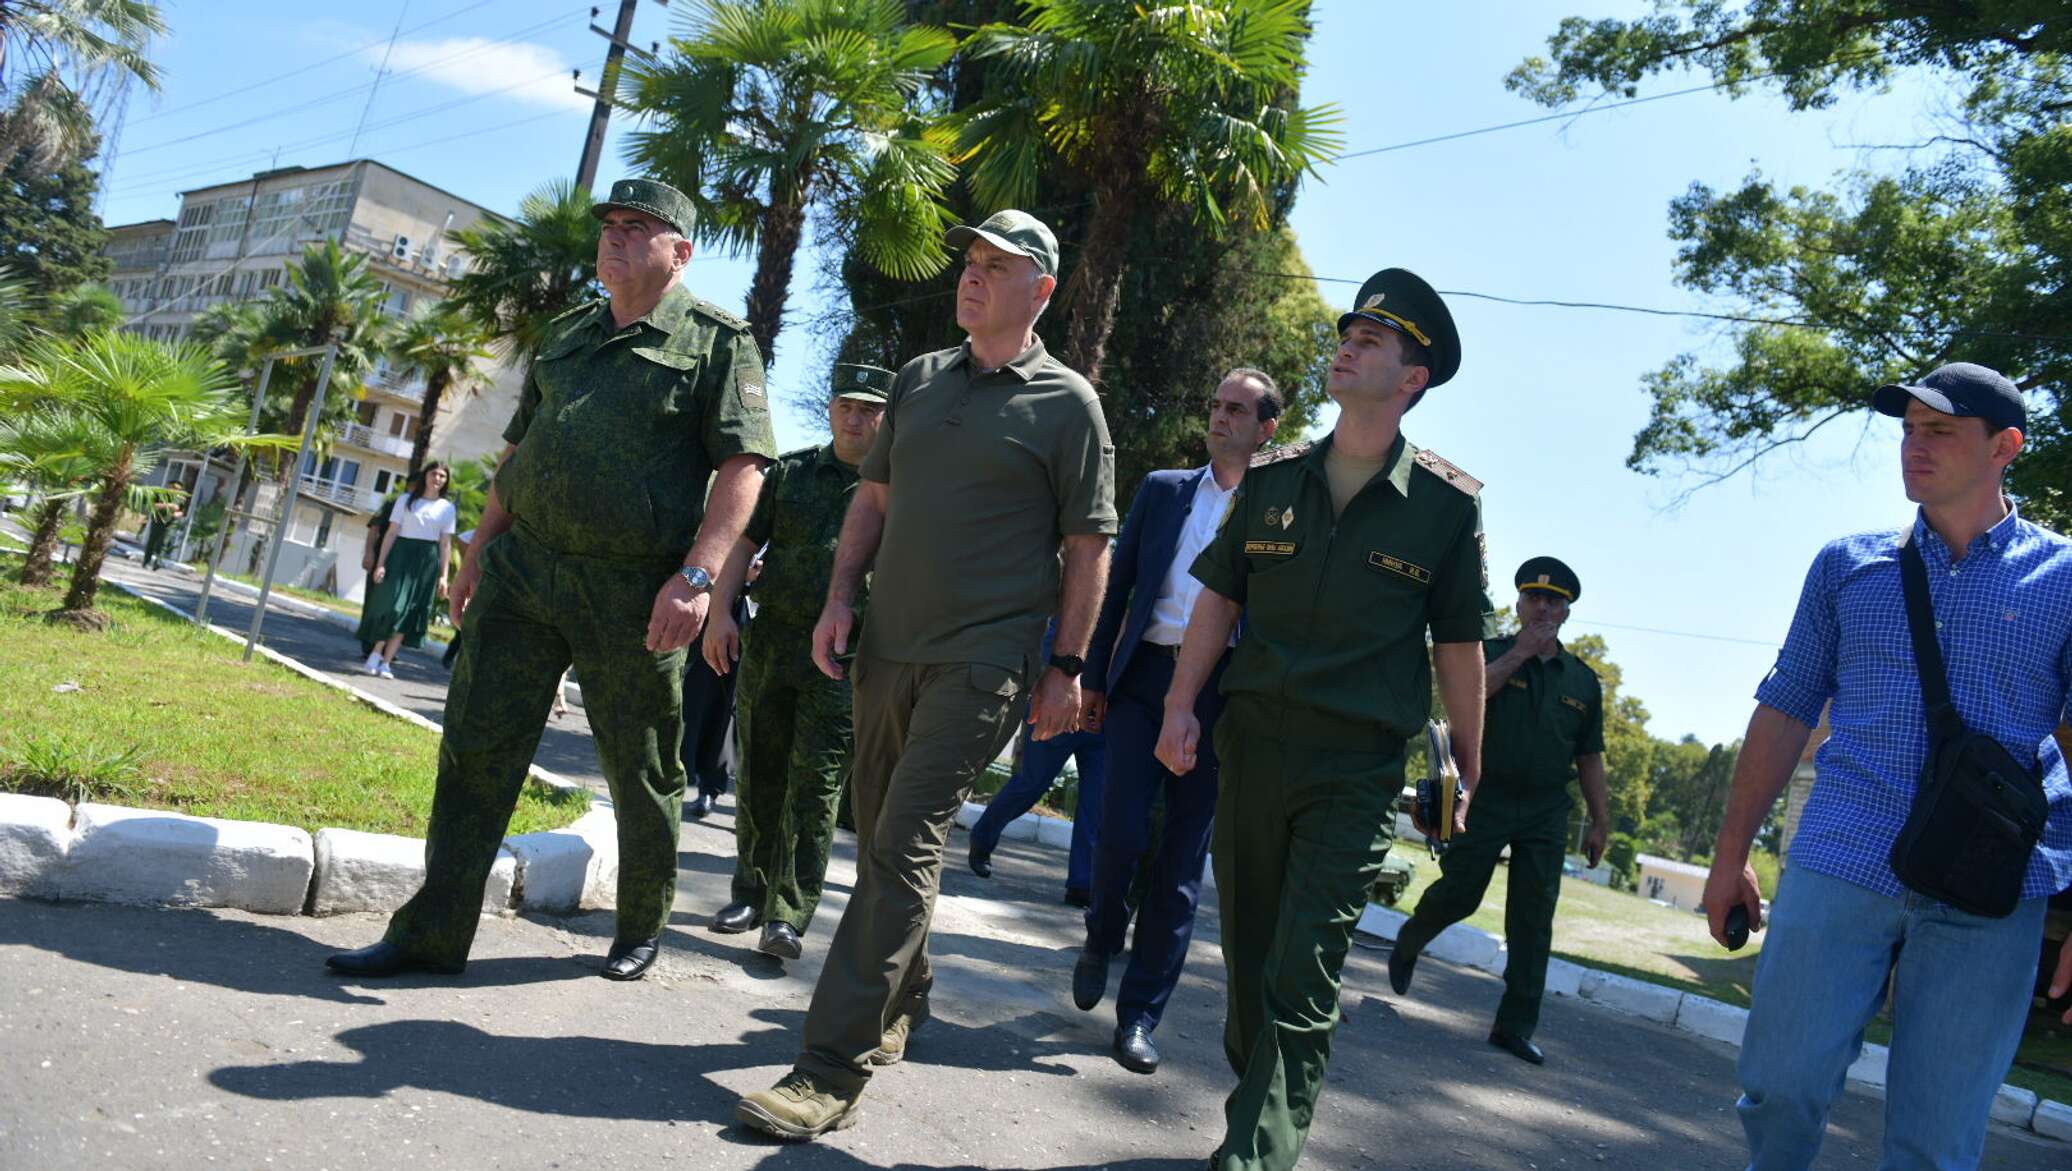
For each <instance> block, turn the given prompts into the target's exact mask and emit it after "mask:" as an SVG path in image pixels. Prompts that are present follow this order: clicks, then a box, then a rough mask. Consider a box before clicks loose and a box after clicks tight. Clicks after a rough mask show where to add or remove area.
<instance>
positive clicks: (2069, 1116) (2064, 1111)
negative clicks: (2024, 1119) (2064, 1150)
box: [2029, 1102, 2072, 1142]
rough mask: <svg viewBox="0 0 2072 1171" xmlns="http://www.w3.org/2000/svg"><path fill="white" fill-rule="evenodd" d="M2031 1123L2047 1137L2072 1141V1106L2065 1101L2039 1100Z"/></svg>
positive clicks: (2039, 1132)
mask: <svg viewBox="0 0 2072 1171" xmlns="http://www.w3.org/2000/svg"><path fill="white" fill-rule="evenodd" d="M2029 1125H2030V1126H2031V1127H2032V1128H2034V1129H2035V1131H2036V1133H2037V1134H2040V1135H2042V1136H2044V1137H2045V1138H2055V1139H2063V1140H2064V1141H2066V1142H2072V1106H2067V1105H2065V1104H2064V1103H2063V1102H2039V1103H2037V1105H2036V1117H2034V1118H2032V1119H2030V1120H2029Z"/></svg>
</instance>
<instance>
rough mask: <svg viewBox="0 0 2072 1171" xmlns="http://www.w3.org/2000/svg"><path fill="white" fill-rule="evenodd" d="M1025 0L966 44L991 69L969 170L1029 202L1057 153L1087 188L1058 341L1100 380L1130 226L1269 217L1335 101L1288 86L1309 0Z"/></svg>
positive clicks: (975, 114) (977, 184) (1214, 228)
mask: <svg viewBox="0 0 2072 1171" xmlns="http://www.w3.org/2000/svg"><path fill="white" fill-rule="evenodd" d="M1021 8H1022V12H1023V16H1024V19H1023V20H1022V21H1021V22H1018V23H1017V22H1007V21H997V22H995V23H992V24H988V25H986V26H985V27H983V28H981V29H979V30H978V31H977V32H976V33H974V34H973V36H972V39H971V42H970V45H969V47H968V49H967V52H969V53H970V54H971V55H972V56H973V57H974V58H976V59H977V60H978V61H980V62H983V63H984V64H985V65H986V66H987V67H988V80H989V85H988V87H987V89H986V91H985V95H984V100H982V101H981V102H979V103H978V104H977V105H976V106H975V107H974V108H973V109H971V110H970V111H969V112H968V114H967V115H966V116H965V118H964V119H963V126H962V134H961V142H962V145H963V148H964V151H965V168H966V169H965V182H966V184H967V185H968V186H969V188H970V190H971V192H972V195H973V196H974V197H975V199H976V202H977V203H978V205H979V206H981V207H984V208H988V209H996V208H1001V207H1023V208H1026V207H1029V206H1030V205H1032V204H1034V203H1036V202H1037V198H1038V195H1039V192H1040V190H1041V188H1042V187H1043V185H1044V184H1043V181H1042V180H1043V177H1044V176H1045V174H1046V173H1047V172H1049V171H1051V170H1052V169H1054V168H1062V169H1064V170H1066V171H1067V172H1069V173H1070V175H1071V176H1072V178H1073V179H1074V180H1076V182H1075V186H1077V187H1078V188H1079V189H1080V190H1081V191H1082V192H1083V193H1084V194H1085V195H1086V196H1088V197H1090V207H1089V210H1088V214H1087V216H1086V219H1085V223H1084V231H1083V233H1082V235H1081V236H1080V238H1079V239H1078V240H1077V241H1076V243H1077V245H1078V255H1077V258H1076V261H1075V263H1074V264H1073V265H1072V266H1071V269H1070V270H1069V271H1068V272H1066V273H1065V274H1064V284H1063V287H1062V288H1061V289H1060V291H1059V293H1058V295H1057V296H1058V300H1059V305H1058V308H1057V312H1058V313H1059V315H1060V316H1061V317H1062V318H1063V321H1062V327H1061V328H1062V344H1061V345H1060V346H1059V347H1058V354H1059V357H1060V358H1062V359H1063V360H1064V361H1065V363H1066V364H1067V365H1069V366H1071V367H1072V368H1073V369H1076V370H1078V371H1080V372H1081V373H1083V374H1085V375H1086V376H1087V377H1088V378H1089V379H1092V380H1093V381H1095V382H1096V383H1099V382H1100V381H1101V379H1102V376H1103V374H1104V372H1105V367H1106V359H1107V346H1108V340H1109V334H1110V333H1111V331H1113V329H1114V328H1115V323H1116V317H1117V311H1118V309H1119V308H1120V306H1121V304H1122V295H1123V285H1124V277H1125V275H1126V273H1127V272H1128V265H1129V254H1130V245H1131V241H1132V238H1133V237H1135V236H1138V235H1140V234H1141V233H1143V232H1144V229H1145V227H1146V224H1147V221H1150V222H1154V223H1160V226H1165V225H1164V224H1163V223H1162V222H1160V221H1163V220H1166V219H1169V218H1170V217H1163V216H1161V215H1160V214H1159V213H1161V212H1165V211H1179V212H1182V213H1184V222H1183V223H1182V224H1181V225H1178V226H1179V232H1180V235H1183V236H1184V235H1193V234H1206V235H1211V236H1220V235H1221V234H1223V233H1224V232H1225V231H1227V230H1228V229H1229V228H1230V227H1231V225H1233V224H1249V225H1251V226H1252V227H1253V228H1255V229H1267V228H1270V227H1273V226H1274V225H1276V224H1278V223H1280V222H1282V220H1283V219H1284V217H1285V215H1286V212H1287V205H1288V202H1289V197H1290V194H1291V192H1292V188H1293V186H1294V184H1295V183H1296V182H1297V181H1299V180H1300V179H1301V178H1302V177H1303V176H1304V175H1306V174H1312V173H1314V170H1315V168H1316V166H1317V165H1318V164H1319V163H1325V162H1329V161H1330V160H1331V159H1332V158H1333V157H1335V155H1336V153H1337V151H1338V149H1339V148H1340V146H1341V145H1342V144H1343V137H1342V135H1341V134H1340V133H1339V131H1338V130H1337V123H1338V121H1339V117H1338V114H1337V112H1336V110H1335V109H1333V108H1331V107H1303V106H1299V105H1297V104H1295V101H1294V100H1293V96H1294V94H1295V91H1296V90H1297V88H1298V87H1299V85H1300V81H1301V74H1302V69H1303V65H1304V59H1303V49H1304V46H1305V45H1306V44H1307V43H1308V40H1309V20H1308V10H1309V5H1308V4H1307V3H1306V2H1303V0H1221V2H1219V3H1201V4H1173V5H1159V6H1152V5H1141V4H1117V3H1112V2H1109V0H1023V3H1022V5H1021ZM1161 238H1163V239H1168V240H1170V239H1173V238H1174V236H1173V235H1172V234H1171V233H1162V234H1161ZM1133 304H1134V302H1133Z"/></svg>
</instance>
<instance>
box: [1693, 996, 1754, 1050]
mask: <svg viewBox="0 0 2072 1171" xmlns="http://www.w3.org/2000/svg"><path fill="white" fill-rule="evenodd" d="M1676 1027H1677V1028H1679V1029H1682V1030H1683V1031H1684V1032H1686V1033H1696V1034H1697V1035H1698V1036H1700V1037H1710V1038H1711V1039H1712V1040H1715V1041H1725V1042H1726V1043H1727V1044H1729V1045H1732V1046H1734V1047H1735V1048H1736V1049H1739V1048H1740V1047H1741V1036H1742V1034H1743V1033H1744V1032H1745V1031H1746V1030H1747V1028H1748V1010H1747V1009H1745V1008H1737V1007H1736V1006H1734V1005H1731V1004H1722V1003H1720V1002H1719V1001H1717V1000H1714V999H1712V998H1711V997H1708V996H1692V995H1691V994H1689V993H1685V994H1684V997H1683V999H1682V1000H1681V1001H1680V1002H1678V1004H1677V1007H1676Z"/></svg>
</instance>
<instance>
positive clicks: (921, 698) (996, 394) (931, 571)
mask: <svg viewBox="0 0 2072 1171" xmlns="http://www.w3.org/2000/svg"><path fill="white" fill-rule="evenodd" d="M945 239H946V240H947V242H948V243H949V245H950V247H952V248H955V249H958V250H960V251H962V252H963V254H964V269H963V273H962V275H961V276H960V278H959V280H958V282H957V324H958V326H959V327H961V328H962V329H963V330H964V331H965V333H966V334H967V335H969V336H968V338H967V340H966V341H965V343H964V344H963V345H962V346H960V347H958V348H956V349H954V350H943V351H940V352H938V353H933V354H928V355H925V356H923V357H920V358H916V359H914V360H913V361H911V362H909V363H907V364H906V367H905V368H904V369H902V370H901V371H900V372H899V377H898V378H897V379H896V380H895V381H894V382H893V386H892V398H891V402H890V404H889V405H888V406H887V408H886V411H885V420H884V422H883V424H882V425H881V426H880V427H879V429H878V436H877V439H876V441H875V442H874V443H873V445H872V447H871V451H870V455H869V456H868V457H867V458H866V459H865V460H864V463H863V480H862V483H860V484H859V485H858V486H857V489H856V499H855V502H854V503H853V504H851V505H850V507H849V516H848V519H847V521H846V522H845V523H844V525H843V528H842V539H841V544H840V546H839V548H838V549H837V551H836V554H835V570H834V577H833V580H832V581H831V582H830V584H829V587H828V596H827V605H826V608H825V609H824V610H823V611H822V613H821V616H820V622H819V625H818V626H816V627H815V629H814V632H813V657H814V661H815V662H817V663H819V665H820V669H821V670H822V671H824V672H826V673H827V674H828V675H829V676H830V677H833V678H841V677H842V676H843V674H844V671H843V667H842V662H843V661H844V660H845V659H846V658H847V654H846V652H847V651H848V648H849V640H850V639H851V638H852V637H853V636H854V635H855V613H854V608H853V607H854V601H853V599H854V597H855V594H856V590H857V586H858V583H859V582H860V581H861V580H862V578H863V574H864V571H865V570H866V569H871V568H872V567H873V564H874V563H875V569H874V571H873V576H872V583H871V612H870V621H869V622H868V623H867V624H865V626H864V628H863V635H862V644H861V646H860V647H859V648H858V650H857V653H856V656H855V661H854V664H853V669H854V680H855V707H856V756H855V767H854V772H853V775H852V779H851V781H850V785H851V788H852V791H853V799H854V805H855V812H856V854H857V864H856V871H857V875H856V889H855V890H854V891H853V892H852V893H851V895H850V898H849V906H848V909H847V910H846V911H845V912H843V915H842V922H841V924H840V926H838V927H837V928H836V929H835V936H834V939H833V941H832V942H831V943H830V944H829V945H828V955H827V964H826V966H825V967H824V968H822V970H821V974H820V982H819V983H818V984H817V985H816V986H815V987H814V989H813V1003H812V1007H811V1009H810V1010H809V1011H808V1012H807V1014H806V1026H805V1037H804V1051H803V1052H802V1053H800V1055H799V1059H798V1063H797V1064H796V1066H795V1067H794V1068H793V1069H792V1071H791V1072H790V1073H788V1074H786V1075H785V1076H784V1077H783V1079H781V1080H780V1081H779V1082H778V1083H777V1085H776V1086H775V1087H773V1088H772V1089H769V1090H765V1091H762V1092H760V1093H755V1094H750V1095H748V1096H747V1097H746V1098H743V1099H742V1100H741V1104H740V1107H739V1110H738V1115H739V1117H740V1119H741V1121H742V1122H744V1123H747V1124H748V1125H750V1126H753V1127H756V1128H758V1129H761V1130H765V1131H768V1132H770V1133H772V1134H775V1135H778V1136H780V1137H783V1138H792V1139H807V1138H812V1137H814V1136H815V1135H818V1134H822V1133H824V1132H826V1131H829V1130H834V1129H838V1128H840V1127H844V1126H848V1125H850V1124H851V1123H853V1122H854V1121H855V1119H856V1106H857V1102H858V1100H859V1099H860V1098H861V1096H862V1093H863V1087H864V1084H865V1082H867V1081H868V1080H869V1078H870V1074H871V1066H873V1065H889V1064H891V1063H893V1062H896V1061H899V1060H900V1059H901V1058H902V1057H904V1056H905V1053H906V1047H907V1042H908V1039H909V1038H910V1036H911V1035H912V1033H913V1031H914V1029H915V1028H917V1027H918V1026H919V1025H920V1023H921V1022H922V1021H924V1020H926V1019H927V1016H928V991H929V986H930V984H931V983H932V982H933V978H932V976H931V975H930V972H929V966H928V924H929V920H930V918H931V917H932V916H933V914H934V910H935V893H936V887H937V883H938V882H939V880H940V879H941V876H942V850H943V842H944V840H945V838H946V837H947V836H948V834H949V827H950V821H951V818H952V817H953V816H954V815H955V814H956V812H957V809H958V807H959V806H960V805H962V803H963V801H964V798H965V796H966V795H967V794H968V793H969V792H970V791H971V785H972V782H973V781H974V780H975V779H976V778H977V777H978V774H979V773H980V772H981V771H983V770H984V768H985V767H986V765H987V763H988V762H990V761H992V760H993V759H994V758H995V757H997V756H999V755H1000V750H1001V749H1002V748H1004V747H1005V746H1006V744H1007V741H1008V738H1009V737H1010V736H1012V735H1013V733H1014V727H1015V718H1016V715H1017V713H1018V712H1019V711H1020V710H1021V707H1022V702H1021V701H1022V698H1023V697H1024V696H1027V697H1028V701H1029V702H1028V710H1029V721H1030V723H1032V724H1033V725H1034V726H1035V729H1036V731H1035V735H1036V737H1037V738H1038V739H1046V738H1048V737H1050V736H1054V735H1058V734H1060V733H1063V732H1069V731H1071V730H1073V729H1074V728H1076V727H1077V726H1078V720H1079V699H1080V697H1079V673H1080V670H1081V668H1083V667H1084V666H1085V663H1084V656H1085V654H1086V648H1087V644H1088V642H1089V640H1090V639H1091V638H1092V635H1093V625H1094V617H1095V612H1096V610H1097V609H1098V608H1099V606H1100V601H1101V587H1102V578H1103V575H1104V573H1105V571H1106V566H1107V559H1108V543H1109V542H1108V539H1109V536H1110V535H1111V534H1113V533H1114V532H1115V528H1116V517H1115V449H1114V448H1113V447H1112V446H1110V445H1109V442H1108V427H1107V423H1106V421H1105V420H1104V419H1103V417H1102V414H1101V404H1100V400H1099V399H1097V398H1096V397H1095V396H1094V392H1093V388H1092V387H1091V386H1089V385H1088V384H1087V382H1086V379H1084V378H1082V377H1080V376H1079V375H1078V374H1076V373H1074V372H1073V371H1072V370H1070V369H1068V368H1066V367H1065V366H1064V365H1063V364H1062V363H1060V362H1059V361H1058V360H1057V359H1055V358H1053V357H1051V356H1050V354H1049V353H1048V352H1046V351H1045V349H1044V347H1043V342H1042V341H1041V339H1039V338H1038V337H1037V336H1036V332H1035V326H1036V319H1037V317H1038V316H1039V315H1040V314H1042V312H1043V309H1044V307H1045V306H1046V305H1047V304H1048V303H1049V300H1050V295H1051V293H1052V291H1053V290H1054V289H1055V288H1056V287H1057V275H1056V274H1057V256H1058V249H1057V239H1056V237H1054V236H1053V235H1052V234H1051V231H1050V229H1049V228H1048V227H1046V226H1044V224H1043V223H1042V222H1041V221H1039V220H1037V219H1036V218H1035V217H1033V216H1030V215H1027V214H1025V213H1023V212H1018V211H1003V212H1000V213H998V214H997V215H994V216H993V217H991V218H990V219H988V220H986V221H985V222H984V223H983V224H981V225H979V226H978V227H976V228H970V227H956V228H952V229H950V231H949V232H948V233H947V234H946V236H945ZM1061 576H1062V580H1061ZM1052 614H1056V615H1057V616H1058V634H1057V639H1056V644H1055V648H1054V649H1055V651H1056V653H1055V654H1053V655H1052V656H1051V658H1050V659H1049V661H1048V663H1045V662H1040V661H1038V655H1039V653H1040V652H1039V649H1038V648H1039V646H1040V644H1041V642H1042V639H1043V628H1044V624H1045V621H1046V619H1047V618H1048V617H1049V616H1050V615H1052Z"/></svg>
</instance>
